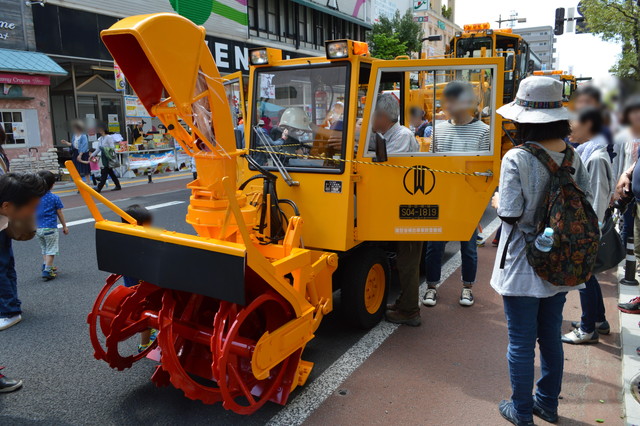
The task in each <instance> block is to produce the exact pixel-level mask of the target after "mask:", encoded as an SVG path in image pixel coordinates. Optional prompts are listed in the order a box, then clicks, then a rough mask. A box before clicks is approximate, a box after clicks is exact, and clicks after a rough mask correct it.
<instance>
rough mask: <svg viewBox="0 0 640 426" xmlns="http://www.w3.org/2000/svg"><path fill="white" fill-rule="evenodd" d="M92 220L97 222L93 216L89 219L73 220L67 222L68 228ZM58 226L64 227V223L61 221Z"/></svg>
mask: <svg viewBox="0 0 640 426" xmlns="http://www.w3.org/2000/svg"><path fill="white" fill-rule="evenodd" d="M90 222H95V220H94V219H93V218H92V217H90V218H88V219H80V220H73V221H71V222H67V228H68V227H70V226H76V225H82V224H83V223H90ZM58 228H62V224H60V223H59V224H58Z"/></svg>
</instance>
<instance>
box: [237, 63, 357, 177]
mask: <svg viewBox="0 0 640 426" xmlns="http://www.w3.org/2000/svg"><path fill="white" fill-rule="evenodd" d="M348 74H349V64H346V63H345V64H325V65H318V66H309V65H306V66H305V67H304V68H296V67H287V68H263V69H260V70H257V71H256V73H255V77H254V81H255V84H254V86H255V89H254V90H255V92H254V96H253V99H255V101H254V102H255V103H254V105H253V114H252V115H253V116H252V120H251V126H250V128H247V129H245V132H248V131H251V132H252V133H251V135H252V137H251V151H250V153H251V156H252V158H253V159H254V160H256V161H257V162H258V164H260V165H261V166H263V167H266V168H268V169H269V168H277V167H279V166H280V167H286V168H287V169H289V170H294V171H295V170H296V169H300V170H301V171H309V170H312V169H318V170H320V171H331V170H341V169H342V162H341V161H340V160H342V159H343V158H344V151H345V150H344V145H345V133H346V124H345V123H347V119H348V117H347V115H348V114H347V113H348V105H347V101H348V96H347V94H348V87H347V85H348Z"/></svg>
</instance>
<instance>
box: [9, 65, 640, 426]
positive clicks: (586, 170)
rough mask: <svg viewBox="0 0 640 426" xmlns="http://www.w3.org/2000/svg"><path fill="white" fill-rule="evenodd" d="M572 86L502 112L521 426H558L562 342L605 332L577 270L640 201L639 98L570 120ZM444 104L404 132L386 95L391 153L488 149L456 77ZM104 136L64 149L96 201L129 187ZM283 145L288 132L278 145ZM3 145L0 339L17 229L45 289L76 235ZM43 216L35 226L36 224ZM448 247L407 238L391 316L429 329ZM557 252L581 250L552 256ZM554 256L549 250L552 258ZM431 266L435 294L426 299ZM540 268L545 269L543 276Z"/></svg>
mask: <svg viewBox="0 0 640 426" xmlns="http://www.w3.org/2000/svg"><path fill="white" fill-rule="evenodd" d="M562 91H563V85H562V83H561V82H559V81H558V80H555V79H553V78H549V77H529V78H527V79H525V80H523V81H522V82H521V84H520V87H519V90H518V93H517V95H516V100H515V101H513V102H511V103H509V104H507V105H504V106H503V107H501V108H500V109H498V111H497V113H498V114H500V115H501V116H502V117H504V118H505V119H507V120H510V121H512V122H514V123H515V124H516V127H517V138H518V140H519V142H520V143H522V145H521V146H519V147H517V148H515V149H512V150H510V151H508V152H507V153H506V155H505V156H504V158H503V160H502V166H501V175H500V182H499V190H498V192H497V193H496V196H495V197H494V200H493V205H494V207H495V208H496V209H497V214H498V216H499V217H500V219H501V221H502V226H501V238H500V239H499V241H496V242H497V244H498V248H497V256H496V259H495V264H494V269H493V274H492V276H491V282H490V284H491V286H492V287H493V289H494V290H495V291H496V292H497V293H498V294H499V295H500V296H501V297H502V300H503V305H504V313H505V317H506V323H507V330H508V337H509V345H508V349H507V360H508V367H509V377H510V381H511V387H512V395H511V398H510V399H508V400H504V401H502V402H501V403H500V404H499V411H500V413H501V414H502V416H503V417H504V418H505V419H507V420H509V421H510V422H512V423H513V424H516V425H530V424H533V416H534V415H536V416H538V417H541V418H542V419H544V420H546V421H548V422H552V423H553V422H556V421H557V420H558V414H557V412H558V401H559V396H560V390H561V386H562V376H563V363H564V353H563V342H564V343H569V344H585V343H597V342H598V341H599V336H600V335H601V334H609V332H610V325H609V323H608V321H607V319H606V315H605V308H604V302H603V296H602V291H601V288H600V284H599V282H598V279H597V277H596V274H592V273H591V271H584V270H580V268H579V265H580V264H587V265H588V264H589V262H591V261H592V260H593V254H594V253H593V251H592V250H591V251H590V248H589V247H590V246H591V245H592V243H593V242H595V244H596V245H597V241H598V238H599V229H598V226H601V225H602V223H604V222H605V220H606V219H607V218H608V217H610V216H611V215H612V214H614V212H613V204H614V202H615V201H616V199H618V198H620V197H622V198H627V199H628V198H630V197H634V196H635V198H636V199H638V200H640V164H639V163H638V154H639V152H640V96H635V97H630V98H629V99H627V100H626V102H625V103H624V106H623V108H622V109H621V111H620V114H619V117H618V116H616V115H615V114H611V113H609V112H608V111H607V110H606V108H605V107H604V105H603V102H602V95H601V93H600V91H599V90H598V89H597V88H595V87H593V86H584V87H582V88H580V89H579V90H578V91H577V92H576V93H575V94H574V98H573V109H574V111H570V110H569V109H567V108H566V107H565V106H563V93H562ZM442 96H443V109H444V112H445V113H446V115H447V117H449V119H448V120H446V121H444V122H443V123H440V124H438V125H437V126H436V127H435V128H434V126H433V125H431V124H430V123H428V121H427V120H426V119H425V115H424V112H423V111H420V110H415V109H414V110H412V111H411V113H410V115H411V122H412V126H413V127H414V128H415V131H414V132H412V131H411V130H409V129H408V128H406V127H404V126H402V125H400V124H399V122H398V117H399V116H400V111H399V103H398V101H397V99H396V98H395V97H394V96H392V95H391V94H382V95H380V96H379V97H378V102H377V105H376V107H375V110H374V113H373V124H372V125H373V128H374V130H375V131H376V132H378V133H379V134H381V135H383V137H384V140H385V142H386V144H387V148H388V151H389V152H390V153H395V152H410V151H417V150H418V149H419V147H418V143H417V141H416V139H415V137H416V136H418V137H428V136H429V137H430V136H431V135H435V137H434V138H433V141H432V147H431V150H432V152H436V153H437V152H445V151H456V152H477V151H482V150H488V149H489V147H490V130H489V126H487V124H485V123H484V122H483V121H481V120H478V119H477V118H475V117H474V116H473V115H472V114H470V113H469V111H470V108H469V103H470V102H471V101H470V99H472V98H473V96H474V95H473V88H472V86H471V85H470V84H468V83H464V82H451V83H449V84H448V85H447V86H446V87H445V89H444V90H443V93H442ZM293 112H295V111H293ZM293 112H292V113H293ZM97 131H98V135H99V139H98V141H97V144H96V146H94V147H93V148H91V149H90V148H89V146H88V142H87V138H86V135H84V134H83V127H82V125H81V124H80V123H74V125H73V133H74V137H73V141H72V142H65V143H67V144H69V145H70V146H71V147H72V157H73V160H74V162H75V163H76V165H77V167H78V170H79V171H80V172H81V176H82V177H83V178H86V179H87V182H88V183H89V182H91V180H90V179H91V177H92V171H95V169H96V168H98V167H97V166H96V165H97V164H99V170H100V180H99V182H96V181H95V180H94V181H93V183H94V184H96V185H95V186H96V190H97V191H98V192H100V191H101V190H102V188H103V187H104V185H105V183H106V181H107V179H108V177H111V179H112V180H113V183H114V185H115V189H114V190H119V189H121V187H120V183H119V181H118V178H117V176H116V174H115V173H114V170H113V169H114V168H115V167H117V166H116V164H115V157H114V156H113V149H114V142H113V139H112V138H111V137H110V135H109V134H108V131H107V128H106V127H105V126H103V125H98V126H97ZM427 135H428V136H427ZM287 137H288V136H287V134H286V129H285V133H284V134H283V136H281V138H287ZM291 137H293V136H291ZM3 139H4V132H3V130H2V127H0V231H1V232H0V331H1V330H5V329H7V328H9V327H12V326H13V325H15V324H17V323H18V322H20V321H21V319H22V316H21V314H22V312H21V309H20V300H19V299H18V293H17V276H16V271H15V262H14V258H13V251H12V243H11V241H12V239H15V238H14V237H13V236H12V235H14V234H15V233H19V232H20V230H19V229H12V227H19V226H23V227H24V226H26V227H29V226H31V227H32V228H33V229H34V235H35V236H36V237H37V240H38V242H39V243H40V247H41V250H42V256H43V259H42V278H43V279H44V280H51V279H54V278H55V277H56V267H55V264H54V259H55V256H56V255H57V254H58V238H59V231H58V223H60V225H61V229H62V232H63V233H64V234H65V235H66V234H68V232H69V231H68V228H67V225H66V222H65V217H64V213H63V204H62V202H61V200H60V198H59V197H58V196H56V195H55V194H53V193H52V192H51V190H52V188H53V186H54V184H55V180H56V178H55V176H54V175H53V174H52V173H51V172H48V171H42V172H39V173H36V174H14V173H11V172H10V171H9V160H8V158H7V156H6V155H5V153H4V151H3V150H2V143H3ZM95 177H96V176H95V175H94V179H95ZM562 202H564V203H565V204H561V203H562ZM631 207H632V208H629V209H627V210H626V211H625V212H622V213H623V214H622V215H621V219H622V223H621V225H620V229H621V234H622V236H623V238H625V236H626V235H629V234H630V233H634V232H635V234H636V241H640V235H638V234H640V215H635V213H634V211H635V203H631ZM128 212H129V213H130V214H131V215H132V216H134V217H136V219H137V220H138V223H139V224H140V225H143V226H145V225H148V224H150V223H151V216H150V214H149V212H148V211H147V210H146V209H144V208H143V207H141V206H137V205H136V206H131V207H130V209H129V210H128ZM34 218H35V220H36V223H35V224H34V223H32V222H31V220H32V219H34ZM594 224H596V225H595V232H592V231H593V227H594ZM553 226H555V227H556V228H555V229H554V228H553ZM548 228H551V231H550V233H549V235H547V234H546V232H547V231H546V229H548ZM543 231H544V232H543ZM543 233H544V235H545V236H546V237H547V238H550V241H551V243H550V244H551V245H550V246H549V247H548V250H547V249H545V248H544V246H543V245H540V244H538V242H539V241H543V240H541V239H540V238H541V235H542V234H543ZM576 238H580V245H576V244H573V242H575V241H574V239H576ZM565 243H566V244H565ZM563 244H565V245H563ZM572 244H573V245H572ZM445 245H446V242H429V243H427V244H426V245H425V246H424V247H423V243H422V242H399V243H397V255H398V256H397V258H398V270H399V273H400V283H401V294H400V296H399V298H398V299H397V301H396V302H395V303H393V304H391V305H388V306H387V313H386V318H387V320H388V321H391V322H394V323H399V324H407V325H411V326H419V325H420V324H421V319H420V307H419V304H420V302H421V303H422V304H423V305H424V306H427V307H433V306H435V305H436V304H437V300H438V286H439V285H440V284H441V265H442V258H443V254H444V250H445ZM559 245H560V246H562V247H569V248H570V249H571V250H573V251H568V252H563V253H560V254H553V252H552V251H549V250H552V249H553V247H557V246H559ZM639 247H640V244H639V245H638V246H637V247H636V251H637V254H638V255H640V248H639ZM547 251H549V254H545V253H546V252H547ZM460 254H461V258H462V268H461V275H462V277H461V278H462V289H461V294H460V300H459V303H460V305H462V306H467V307H469V306H472V305H474V296H473V292H472V289H473V286H474V284H475V281H476V273H477V269H478V258H477V232H474V233H473V235H472V236H471V238H470V239H469V240H468V241H462V242H460ZM553 256H560V257H553ZM563 256H564V257H563ZM558 259H564V260H562V261H558ZM545 262H547V263H546V265H545ZM553 262H555V263H556V264H557V263H561V264H562V265H560V266H558V265H555V264H554V263H553ZM591 263H593V262H591ZM421 265H424V271H425V275H426V282H427V290H426V292H425V294H424V295H423V296H422V298H421V299H420V295H419V294H418V291H419V290H418V288H419V281H420V269H421V268H420V266H421ZM541 265H542V266H543V267H545V266H546V268H547V269H548V271H543V272H541V268H540V266H541ZM558 277H565V278H566V280H562V279H561V280H558ZM135 284H137V279H136V278H133V277H126V279H125V285H135ZM571 290H577V291H579V292H580V302H581V308H582V316H581V318H580V320H579V321H574V322H573V323H572V325H573V329H572V330H569V331H568V332H567V331H566V330H565V332H564V334H563V330H562V311H563V307H564V304H565V301H566V296H567V292H568V291H571ZM636 302H637V303H636V304H635V305H633V303H634V301H631V302H630V303H631V304H632V306H630V307H629V309H630V310H631V311H633V310H634V309H635V310H637V312H638V313H640V299H639V300H637V301H636ZM155 332H156V331H155V330H151V329H150V330H148V331H147V332H145V333H144V334H143V336H142V338H141V342H140V345H139V348H140V349H141V350H144V349H145V348H147V347H148V346H149V345H150V344H151V342H152V340H153V339H154V338H155ZM536 346H537V347H538V348H539V354H540V355H539V356H540V361H541V366H542V368H541V375H540V378H539V379H538V380H537V381H535V382H534V378H535V374H534V373H535V369H534V358H535V349H536ZM0 369H2V367H0ZM21 385H22V382H21V381H19V380H14V379H10V378H8V377H6V376H3V375H2V374H0V392H10V391H13V390H16V389H18V388H20V386H21Z"/></svg>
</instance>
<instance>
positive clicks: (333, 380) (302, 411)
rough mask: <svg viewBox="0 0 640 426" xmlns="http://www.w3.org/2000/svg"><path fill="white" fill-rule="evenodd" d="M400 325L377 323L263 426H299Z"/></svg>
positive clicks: (455, 262) (449, 266) (448, 270)
mask: <svg viewBox="0 0 640 426" xmlns="http://www.w3.org/2000/svg"><path fill="white" fill-rule="evenodd" d="M500 223H501V220H500V218H496V219H494V220H493V221H492V222H491V223H490V224H489V225H488V226H487V227H486V228H485V229H484V234H485V235H491V234H493V232H495V230H496V229H498V226H500ZM461 263H462V262H461V260H460V256H458V255H457V253H456V254H455V255H454V256H453V257H451V259H449V260H448V261H447V262H446V263H445V264H444V265H443V266H442V281H445V280H446V279H447V278H449V276H450V275H451V274H453V272H455V270H456V269H458V268H459V267H460V265H461ZM426 289H427V283H426V282H423V283H422V285H421V286H420V294H423V293H424V292H425V291H426ZM400 327H401V326H400V325H397V324H391V323H389V322H386V321H384V320H383V321H382V322H380V323H379V324H378V325H376V326H375V327H374V328H372V329H371V330H369V332H368V333H367V334H365V335H364V336H362V338H361V339H360V340H358V342H356V344H354V345H353V346H352V347H351V348H349V350H347V352H345V353H344V354H342V356H341V357H340V358H338V359H337V360H336V361H335V362H334V363H333V364H331V365H330V366H329V368H327V369H326V370H325V371H323V372H322V374H320V376H319V377H318V378H316V379H315V380H314V381H313V382H311V383H309V384H308V385H306V386H305V388H304V389H303V390H302V392H300V394H299V395H298V396H297V397H295V398H294V399H293V400H292V401H290V402H288V403H287V405H286V406H285V407H284V408H283V409H282V410H280V412H278V414H276V415H275V416H273V417H272V418H271V419H270V420H269V422H268V423H267V425H273V426H276V425H278V426H279V425H287V426H292V425H301V424H302V423H303V422H304V421H305V420H306V419H307V418H308V417H309V416H310V415H311V413H313V412H314V411H315V410H316V409H317V408H318V407H319V406H320V405H321V404H322V403H323V402H324V401H325V400H326V399H327V398H328V397H329V396H331V394H332V393H334V392H335V391H336V389H338V387H339V386H340V385H341V384H342V383H343V382H344V381H345V380H346V379H347V378H348V377H349V376H350V375H351V373H353V372H354V371H355V370H356V369H357V368H358V367H360V366H361V365H362V364H363V363H364V362H365V361H366V360H367V358H369V356H371V354H372V353H373V352H374V351H375V350H376V349H378V347H380V345H381V344H382V343H383V342H384V341H385V340H387V338H388V337H389V336H391V335H392V334H393V333H394V332H395V331H396V330H397V329H398V328H400Z"/></svg>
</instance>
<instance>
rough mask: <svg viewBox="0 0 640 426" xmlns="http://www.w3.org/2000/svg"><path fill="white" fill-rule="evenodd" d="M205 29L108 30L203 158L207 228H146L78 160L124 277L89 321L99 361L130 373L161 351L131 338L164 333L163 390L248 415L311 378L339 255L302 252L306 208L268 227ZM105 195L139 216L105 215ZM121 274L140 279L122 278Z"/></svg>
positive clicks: (101, 258) (165, 115)
mask: <svg viewBox="0 0 640 426" xmlns="http://www.w3.org/2000/svg"><path fill="white" fill-rule="evenodd" d="M168 35H170V36H168ZM204 37H205V30H204V28H202V27H197V26H195V25H194V24H193V23H191V22H190V21H188V20H187V19H185V18H182V17H180V16H178V15H174V14H155V15H144V16H134V17H129V18H125V19H123V20H121V21H119V22H118V23H116V24H115V25H114V26H113V27H111V28H110V29H108V30H105V31H103V32H102V38H103V41H104V43H105V45H106V46H107V48H108V49H109V51H110V52H111V54H112V55H113V57H114V59H115V60H116V62H117V63H118V64H119V65H120V67H121V68H122V70H123V71H124V74H125V75H126V77H127V79H128V81H129V83H130V84H131V86H132V87H133V89H134V90H135V92H136V94H137V95H138V96H139V98H140V100H141V101H142V103H143V104H144V105H145V107H146V108H147V110H148V111H149V112H150V113H151V114H152V115H154V116H157V117H158V118H159V119H160V120H161V121H162V122H163V124H164V125H165V126H166V128H167V130H168V131H169V133H170V134H171V135H172V136H173V137H174V138H175V139H176V140H177V141H178V142H179V143H180V144H181V145H182V146H183V147H184V149H185V150H186V151H187V152H188V153H189V154H190V155H192V156H194V157H195V159H196V166H197V170H198V179H196V180H195V181H193V182H191V183H190V184H189V185H188V187H189V188H190V189H191V191H192V195H191V199H190V205H189V210H188V214H187V218H186V220H187V222H188V223H190V224H191V225H192V226H193V227H194V228H195V230H196V231H197V233H198V236H193V235H187V234H180V233H176V232H171V231H166V230H160V229H152V228H143V227H140V226H137V225H136V224H135V221H134V220H133V218H131V217H130V216H128V215H127V214H126V213H125V212H123V211H122V210H120V209H119V208H118V207H117V206H115V205H114V204H113V203H110V202H109V201H108V200H107V199H105V198H104V197H102V196H101V195H100V194H98V193H96V192H95V191H93V190H92V189H91V188H90V187H89V186H88V185H86V184H85V183H83V182H82V181H81V179H80V176H79V175H78V173H77V171H76V170H75V169H74V167H73V165H72V164H71V162H67V164H66V165H67V167H68V168H69V170H70V172H71V176H72V178H73V180H74V182H75V183H76V185H77V186H78V188H79V190H80V193H81V194H82V197H83V199H84V200H85V202H86V203H87V205H88V207H89V209H90V211H91V213H92V214H93V216H94V218H95V219H96V225H95V227H96V248H97V256H98V266H99V268H100V270H103V271H106V272H110V273H112V274H113V275H111V276H110V277H109V278H108V279H107V283H106V285H105V286H104V288H103V290H102V291H101V293H100V294H99V296H98V298H97V300H96V302H95V304H94V307H93V309H92V311H91V313H90V314H89V316H88V322H89V326H90V334H91V341H92V344H93V346H94V349H95V357H96V358H97V359H102V360H104V361H106V362H107V363H108V364H109V365H110V366H111V367H113V368H116V369H119V370H122V369H124V368H128V367H130V366H131V365H132V364H133V363H134V362H136V361H138V360H140V359H141V358H143V357H144V356H146V355H147V354H148V352H149V351H151V350H152V349H153V346H152V347H151V348H149V349H147V350H146V351H145V352H143V353H141V354H137V353H134V354H133V355H122V354H121V351H123V349H122V347H127V346H131V345H130V344H129V345H127V343H126V341H127V340H128V339H130V338H132V337H134V336H137V334H138V333H141V332H143V331H145V330H148V329H150V328H154V329H157V330H158V331H159V333H158V338H157V346H158V347H159V348H160V351H161V359H160V366H159V367H158V368H157V370H156V373H155V374H154V376H153V377H152V380H153V381H154V382H155V383H156V384H157V385H168V384H169V383H171V384H173V386H175V387H177V388H179V389H181V390H182V391H183V392H184V394H185V395H186V396H187V397H188V398H191V399H197V400H201V401H203V402H205V403H215V402H218V401H221V402H222V403H223V406H224V407H225V408H227V409H230V410H233V411H235V412H237V413H241V414H250V413H253V412H254V411H255V410H257V409H258V408H260V407H261V406H262V405H263V404H264V403H265V402H266V401H268V400H271V401H274V402H277V403H280V404H284V403H285V402H286V400H287V398H288V396H289V393H290V392H291V390H292V389H293V388H295V387H296V386H298V385H302V384H304V382H305V380H306V379H307V377H308V375H309V372H310V370H311V367H312V364H311V363H308V362H305V361H302V360H301V359H300V356H301V353H302V350H303V349H304V347H305V345H306V343H307V342H309V341H310V340H311V339H312V338H313V337H314V332H315V330H316V329H317V327H318V326H319V324H320V321H321V320H322V318H323V316H324V315H325V314H327V313H328V312H330V311H331V310H332V298H331V291H332V289H331V274H332V273H333V271H334V270H335V269H336V267H337V255H336V254H333V253H325V252H320V251H313V250H307V249H304V248H303V247H301V238H300V232H301V227H302V224H303V221H302V219H301V218H300V217H298V216H293V217H291V218H289V219H288V223H287V221H284V220H283V221H281V222H277V223H276V221H274V220H271V221H270V223H267V226H266V228H265V227H263V226H258V222H259V219H258V217H259V212H260V209H261V208H263V209H266V208H268V207H266V206H264V205H262V206H260V205H257V206H256V205H253V204H255V203H253V204H250V203H249V202H248V201H247V197H246V196H245V195H244V194H243V193H242V192H241V191H240V190H238V185H237V182H236V180H237V167H236V164H237V161H238V157H239V156H240V155H242V154H243V153H244V151H242V150H238V149H236V143H235V135H234V128H233V124H232V118H231V114H230V110H229V106H228V103H227V99H226V96H225V91H224V87H223V83H222V79H221V77H220V74H219V72H218V70H217V68H216V65H215V63H214V61H213V58H212V56H211V53H210V51H209V50H208V48H207V46H206V44H205V42H204ZM267 173H268V172H267ZM271 178H273V176H271ZM267 198H268V197H267ZM96 200H98V201H100V202H102V203H103V204H105V205H106V206H107V207H109V208H110V209H111V210H113V211H114V212H115V213H117V214H118V215H119V216H120V217H121V218H123V219H125V220H126V222H128V223H120V222H116V221H110V220H106V219H104V218H103V217H102V215H101V213H100V211H99V210H98V208H97V206H96V203H95V201H96ZM270 202H271V203H274V202H275V203H277V200H270ZM272 205H273V204H272ZM262 216H264V215H262ZM266 217H267V220H268V219H269V218H270V217H271V216H270V215H269V214H267V215H266ZM280 224H281V225H280ZM278 226H280V227H281V228H282V229H274V228H276V227H278ZM263 229H266V230H268V235H263V234H262V230H263ZM266 233H267V232H265V234H266ZM265 241H267V242H269V244H265ZM121 275H126V276H131V277H136V278H138V279H140V280H141V283H140V284H138V285H137V286H134V287H130V288H126V287H123V286H120V285H119V281H118V280H119V278H120V276H121ZM154 344H156V343H154Z"/></svg>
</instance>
